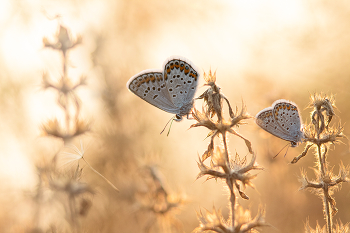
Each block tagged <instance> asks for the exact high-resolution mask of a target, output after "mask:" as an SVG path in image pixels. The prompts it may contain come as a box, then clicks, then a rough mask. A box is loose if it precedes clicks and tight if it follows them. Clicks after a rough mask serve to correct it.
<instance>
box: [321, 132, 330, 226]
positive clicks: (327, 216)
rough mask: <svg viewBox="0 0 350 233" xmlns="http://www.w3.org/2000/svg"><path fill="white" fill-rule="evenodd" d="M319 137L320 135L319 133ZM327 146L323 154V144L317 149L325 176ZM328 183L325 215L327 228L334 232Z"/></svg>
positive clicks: (324, 195) (326, 185)
mask: <svg viewBox="0 0 350 233" xmlns="http://www.w3.org/2000/svg"><path fill="white" fill-rule="evenodd" d="M318 137H319V135H318ZM324 147H325V152H324V153H323V156H322V151H321V145H317V151H318V158H319V161H320V172H321V176H322V177H325V173H326V171H325V165H326V164H325V157H326V153H327V147H326V146H325V145H324ZM328 196H329V194H328V184H326V183H324V184H323V206H324V211H325V217H326V222H327V228H328V232H329V233H332V225H333V224H332V216H331V214H332V213H331V212H330V208H329V207H330V203H329V201H328Z"/></svg>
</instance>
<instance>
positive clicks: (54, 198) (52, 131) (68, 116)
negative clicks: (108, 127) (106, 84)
mask: <svg viewBox="0 0 350 233" xmlns="http://www.w3.org/2000/svg"><path fill="white" fill-rule="evenodd" d="M81 41H82V39H81V37H80V36H78V38H77V39H73V38H72V36H71V35H70V32H69V31H68V29H67V28H66V27H64V26H62V25H59V29H58V32H57V34H56V36H55V37H54V40H53V41H49V40H48V39H47V38H44V39H43V42H44V46H45V47H47V48H52V49H54V50H56V51H58V52H60V53H61V55H62V75H61V76H60V77H59V78H58V81H57V82H53V81H51V80H50V79H49V77H48V75H47V74H44V75H43V83H42V87H43V88H44V89H49V88H52V89H54V90H55V91H57V104H58V105H59V106H60V107H61V109H62V111H63V112H64V115H65V118H64V121H63V123H62V122H61V121H60V120H59V119H58V118H54V119H51V120H49V121H48V122H46V123H44V124H43V126H42V130H43V132H44V134H45V135H48V136H54V137H56V138H59V139H61V140H62V141H63V144H64V145H66V144H67V143H69V142H71V141H72V140H73V139H74V138H76V137H78V136H80V135H83V134H85V133H87V132H88V131H89V124H88V122H87V121H85V120H81V119H80V115H79V112H80V111H79V110H80V99H79V97H78V96H77V95H76V92H75V91H76V89H78V88H79V87H81V86H83V85H85V81H86V79H85V77H84V76H82V77H81V78H80V80H79V82H78V83H76V84H72V81H71V79H70V78H69V75H68V68H69V66H68V60H69V59H68V58H69V56H68V51H69V50H70V49H73V48H74V47H75V46H77V45H78V44H80V43H81ZM62 149H63V147H62V148H61V149H60V150H62ZM60 156H62V154H61V153H59V152H58V153H56V154H55V155H54V156H53V158H52V159H51V160H49V161H48V162H47V164H40V165H38V166H37V173H38V184H37V187H36V191H35V193H34V200H35V202H36V204H37V208H36V211H35V214H34V215H33V218H34V219H33V229H32V232H56V231H70V232H81V230H80V229H81V223H80V218H82V217H84V216H85V215H86V213H87V211H88V210H89V208H90V206H91V200H90V199H91V195H92V194H94V191H93V189H92V188H91V187H90V186H89V185H88V184H86V183H85V182H83V181H82V180H81V177H82V169H81V168H80V167H79V164H78V165H77V166H76V168H75V169H73V170H72V169H69V168H68V169H67V168H64V169H60V168H59V167H58V166H57V160H58V159H59V157H60ZM44 205H50V206H51V207H50V209H51V210H50V211H51V212H56V211H57V214H58V216H60V215H61V218H57V217H56V216H52V219H50V220H47V210H43V206H44ZM62 210H63V211H62ZM62 212H63V213H62ZM62 215H63V216H62ZM66 223H68V226H67V224H66Z"/></svg>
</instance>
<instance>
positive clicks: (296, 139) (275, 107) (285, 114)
mask: <svg viewBox="0 0 350 233" xmlns="http://www.w3.org/2000/svg"><path fill="white" fill-rule="evenodd" d="M256 124H257V125H258V126H260V127H261V128H262V129H264V130H266V131H267V132H269V133H271V134H272V135H274V136H276V137H278V138H281V139H284V140H286V141H289V142H290V143H291V146H292V147H296V146H297V145H298V144H299V143H300V142H302V139H303V138H304V133H303V132H302V129H301V119H300V114H299V111H298V107H297V105H296V104H295V103H293V102H290V101H288V100H284V99H280V100H277V101H275V102H274V103H273V104H272V107H268V108H265V109H263V110H261V111H260V112H259V113H258V114H257V115H256Z"/></svg>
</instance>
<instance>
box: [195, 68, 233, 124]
mask: <svg viewBox="0 0 350 233" xmlns="http://www.w3.org/2000/svg"><path fill="white" fill-rule="evenodd" d="M204 80H205V81H206V82H207V83H206V84H205V85H206V86H210V88H208V89H207V90H206V91H205V92H204V93H203V94H202V95H200V96H199V97H198V98H197V99H203V100H204V103H205V105H206V108H207V111H208V113H209V116H210V118H212V117H214V116H215V115H216V116H217V117H218V121H219V122H220V121H221V120H222V113H223V110H222V107H223V104H222V100H225V101H226V103H227V105H228V108H229V114H230V116H231V117H233V111H232V108H231V105H230V103H229V101H228V99H227V98H226V97H225V96H224V95H223V94H222V93H221V92H220V87H219V86H217V85H216V83H215V82H216V72H214V73H212V72H211V70H209V74H206V73H204Z"/></svg>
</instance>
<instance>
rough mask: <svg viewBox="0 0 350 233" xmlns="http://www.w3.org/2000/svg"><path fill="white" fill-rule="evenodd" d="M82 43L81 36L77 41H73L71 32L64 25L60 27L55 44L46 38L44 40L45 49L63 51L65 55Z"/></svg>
mask: <svg viewBox="0 0 350 233" xmlns="http://www.w3.org/2000/svg"><path fill="white" fill-rule="evenodd" d="M81 42H82V38H81V36H78V37H77V39H75V40H74V39H72V36H71V33H70V32H69V30H68V29H67V28H66V27H64V26H62V25H59V28H58V30H57V34H56V36H55V39H54V41H53V42H50V41H49V39H47V38H46V37H44V38H43V43H44V46H45V47H48V48H52V49H56V50H61V51H62V52H63V53H65V52H66V51H67V50H69V49H72V48H73V47H75V46H76V45H78V44H80V43H81Z"/></svg>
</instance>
